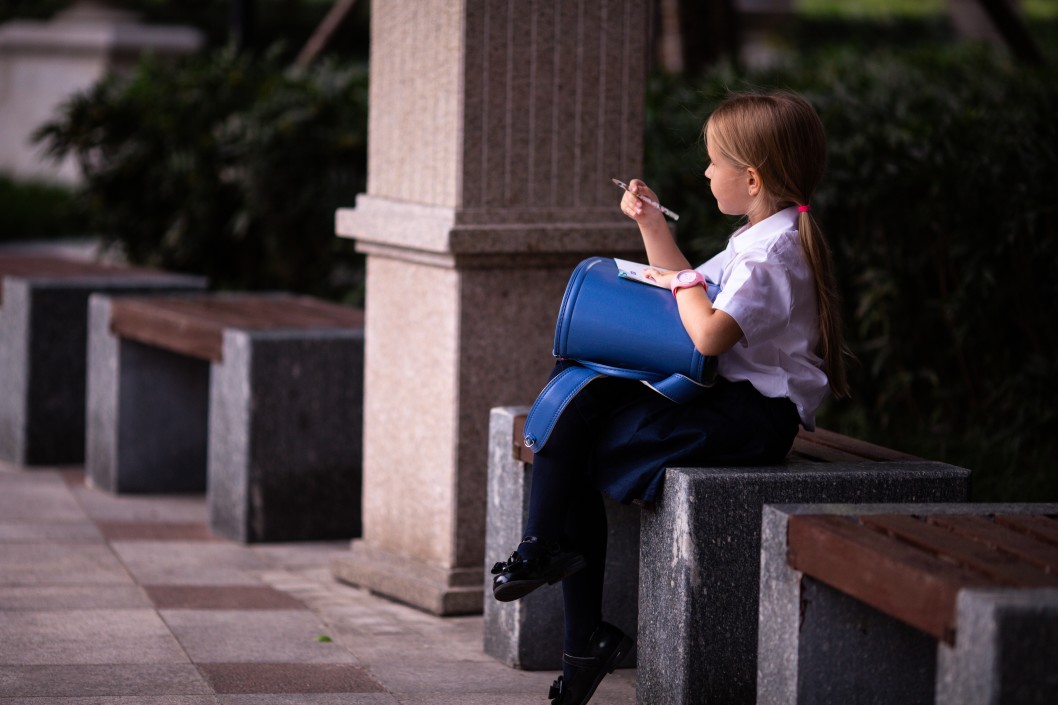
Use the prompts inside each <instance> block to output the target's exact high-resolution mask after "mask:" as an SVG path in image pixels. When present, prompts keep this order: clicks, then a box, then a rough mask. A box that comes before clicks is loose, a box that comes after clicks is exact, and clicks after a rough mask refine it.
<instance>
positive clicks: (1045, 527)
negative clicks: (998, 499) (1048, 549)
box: [996, 514, 1058, 546]
mask: <svg viewBox="0 0 1058 705" xmlns="http://www.w3.org/2000/svg"><path fill="white" fill-rule="evenodd" d="M996 523H997V524H1000V525H1001V526H1005V527H1007V528H1009V529H1013V530H1014V531H1019V532H1021V533H1023V534H1029V535H1030V536H1033V537H1035V538H1037V539H1039V540H1040V541H1046V542H1047V543H1049V544H1053V545H1055V546H1058V519H1053V518H1051V517H1047V516H1037V515H1033V514H1024V515H1019V514H996Z"/></svg>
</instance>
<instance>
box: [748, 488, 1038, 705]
mask: <svg viewBox="0 0 1058 705" xmlns="http://www.w3.org/2000/svg"><path fill="white" fill-rule="evenodd" d="M1056 517H1058V504H1013V505H1010V504H1001V505H987V504H984V505H983V504H948V505H936V506H934V505H903V504H898V505H860V506H856V507H848V506H834V505H796V506H769V507H766V508H765V511H764V515H763V539H762V545H761V601H760V636H761V639H760V647H759V661H758V663H759V678H758V698H757V702H758V703H759V704H760V705H771V704H775V705H778V704H779V703H782V704H783V705H787V704H792V703H821V704H824V703H835V704H837V703H840V704H841V705H856V704H857V703H872V704H874V703H877V704H883V703H892V704H893V705H914V704H915V703H934V702H936V703H939V704H941V705H986V704H988V705H999V704H1000V703H1003V704H1026V703H1039V704H1041V705H1042V704H1044V703H1055V702H1058V669H1056V665H1058V520H1056Z"/></svg>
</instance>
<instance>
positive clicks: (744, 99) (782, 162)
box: [703, 92, 849, 397]
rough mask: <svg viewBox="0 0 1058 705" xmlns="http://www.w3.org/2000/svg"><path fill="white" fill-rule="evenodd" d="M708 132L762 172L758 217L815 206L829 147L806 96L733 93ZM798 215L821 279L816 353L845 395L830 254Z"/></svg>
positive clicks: (837, 392)
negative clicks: (793, 208)
mask: <svg viewBox="0 0 1058 705" xmlns="http://www.w3.org/2000/svg"><path fill="white" fill-rule="evenodd" d="M703 132H704V134H705V135H706V138H707V139H709V140H710V144H711V145H712V147H713V148H714V149H715V150H716V151H717V152H719V153H720V155H722V156H723V157H724V158H726V159H728V160H730V161H731V162H732V163H734V164H735V165H736V166H738V167H740V168H742V169H746V168H749V167H753V168H754V169H756V170H757V173H758V174H759V175H760V180H761V189H760V192H759V193H758V194H757V200H756V202H755V203H754V204H753V209H752V211H753V212H758V213H774V212H775V211H778V210H781V209H783V208H787V207H789V206H794V205H798V206H807V205H808V204H809V203H810V202H811V201H812V196H813V194H814V193H815V191H816V187H817V186H818V185H819V182H820V181H821V180H822V178H823V168H824V166H825V164H826V151H827V147H826V136H825V135H824V133H823V123H822V122H820V120H819V116H818V115H817V114H816V111H815V110H814V109H813V108H812V106H811V105H810V104H809V103H808V101H806V100H805V99H804V98H802V97H800V96H798V95H796V94H794V93H787V92H777V93H767V94H759V93H739V94H734V95H732V96H730V97H728V98H727V99H725V100H724V101H723V102H722V103H721V104H720V105H719V106H718V107H717V108H716V110H714V111H713V114H712V115H710V116H709V120H708V121H707V122H706V124H705V128H704V131H703ZM798 216H799V217H798V231H799V233H800V239H801V248H802V249H803V250H804V255H805V259H806V260H807V261H808V264H809V265H810V266H811V268H812V273H813V276H814V278H815V285H816V300H817V302H818V308H819V350H818V353H819V356H820V357H821V358H822V359H823V369H824V371H825V372H826V373H827V377H828V379H829V380H830V389H831V392H832V393H833V394H834V396H836V397H845V396H848V394H849V389H848V381H847V379H846V376H845V359H844V355H845V353H846V350H845V340H844V334H843V332H842V325H841V306H840V301H839V297H838V292H837V286H836V284H835V281H834V267H833V263H832V261H831V254H830V248H829V246H828V245H827V241H826V238H825V237H824V236H823V231H822V230H821V229H820V228H819V225H818V224H817V223H816V220H815V218H813V217H812V214H811V212H809V211H807V210H802V212H800V213H799V214H798Z"/></svg>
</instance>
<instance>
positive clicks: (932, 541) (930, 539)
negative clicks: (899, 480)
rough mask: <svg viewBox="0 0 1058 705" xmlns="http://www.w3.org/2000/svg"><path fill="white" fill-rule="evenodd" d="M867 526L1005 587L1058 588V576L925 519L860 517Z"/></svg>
mask: <svg viewBox="0 0 1058 705" xmlns="http://www.w3.org/2000/svg"><path fill="white" fill-rule="evenodd" d="M860 520H861V521H862V522H863V524H864V526H868V527H870V528H872V529H875V530H877V531H881V532H884V533H885V534H887V535H889V536H892V537H894V538H897V539H899V540H901V541H905V542H907V543H909V544H911V545H913V546H915V547H917V548H921V549H923V550H926V551H929V552H930V553H932V554H933V555H935V556H937V557H938V558H941V559H950V560H952V561H954V562H955V563H957V564H959V565H961V566H963V567H965V568H968V569H970V570H973V571H976V572H978V573H983V574H984V575H987V576H988V577H989V578H991V579H994V580H996V581H997V582H999V583H1001V584H1003V585H1011V586H1017V587H1058V575H1048V574H1047V573H1046V572H1044V571H1043V570H1042V569H1040V568H1038V567H1037V566H1034V565H1032V564H1031V563H1026V562H1024V561H1021V560H1019V559H1018V558H1016V557H1015V556H1012V555H1010V554H1006V553H1000V552H999V551H994V550H991V549H989V548H987V547H986V546H984V545H983V544H980V543H976V542H971V541H967V540H965V539H963V538H961V537H960V536H958V535H956V534H954V533H952V532H951V531H948V530H946V529H943V528H941V527H939V526H936V525H935V524H930V523H928V522H926V521H925V520H924V519H917V518H915V517H911V516H906V515H874V516H861V517H860Z"/></svg>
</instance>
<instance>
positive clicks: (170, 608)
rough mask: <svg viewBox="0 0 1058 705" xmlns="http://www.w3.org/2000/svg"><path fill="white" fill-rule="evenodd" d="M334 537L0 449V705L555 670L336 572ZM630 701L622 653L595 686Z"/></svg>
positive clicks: (471, 682) (468, 702)
mask: <svg viewBox="0 0 1058 705" xmlns="http://www.w3.org/2000/svg"><path fill="white" fill-rule="evenodd" d="M345 550H346V543H345V542H328V543H297V544H258V545H253V546H243V545H240V544H236V543H232V542H230V541H226V540H223V539H219V538H217V537H215V536H213V535H212V534H210V532H209V530H208V529H207V527H206V507H205V500H204V498H203V497H201V496H192V497H173V496H122V497H115V496H112V495H109V494H106V493H103V492H99V491H97V490H94V489H91V488H88V487H86V486H85V484H84V474H83V472H81V471H80V468H73V469H36V468H34V469H25V468H20V467H15V466H12V465H7V464H4V463H0V705H10V704H12V703H27V704H29V703H32V704H34V705H47V704H49V703H56V704H59V703H62V704H66V705H88V704H93V705H95V704H98V703H116V704H119V705H139V704H141V703H142V704H144V705H147V704H150V705H162V704H170V703H171V704H173V705H205V704H207V703H210V704H212V703H220V704H224V705H265V704H269V703H284V704H295V703H296V704H298V705H312V704H314V703H318V704H326V705H331V704H335V705H337V704H341V705H367V704H371V705H394V704H397V703H400V704H408V705H419V704H422V705H426V704H430V705H446V704H449V703H452V704H454V703H459V704H460V705H477V704H481V705H486V704H488V705H494V704H497V703H504V704H511V705H521V704H523V703H525V704H529V703H537V704H539V703H545V704H546V703H547V702H548V700H547V698H546V695H547V689H548V686H549V685H550V684H551V681H552V680H553V679H554V677H555V675H556V674H555V673H552V672H526V671H517V670H513V669H510V668H507V667H506V666H504V665H502V664H500V663H498V662H496V661H495V660H493V659H492V658H490V657H489V656H486V655H485V654H484V653H483V651H482V646H481V643H482V620H481V617H457V618H451V617H450V618H443V619H442V618H439V617H434V616H431V615H428V614H425V613H423V612H419V611H417V610H415V609H412V608H409V607H406V606H403V605H399V604H396V603H393V602H390V601H388V600H384V599H381V598H378V597H375V596H373V595H371V594H369V593H367V592H365V591H363V590H358V589H355V588H351V587H349V586H346V585H342V584H339V583H336V582H335V581H334V580H333V579H332V578H331V575H330V572H329V569H328V564H329V561H330V559H331V557H332V556H335V555H340V554H341V553H342V552H343V551H345ZM634 702H635V671H634V670H626V671H617V672H616V673H614V674H613V675H611V676H609V677H608V678H607V679H606V680H605V681H604V682H603V684H602V686H601V687H600V689H599V691H598V692H597V693H596V695H595V697H594V698H593V699H592V705H595V704H596V703H599V704H600V705H601V704H603V703H610V704H618V705H624V704H627V705H631V704H632V703H634Z"/></svg>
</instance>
